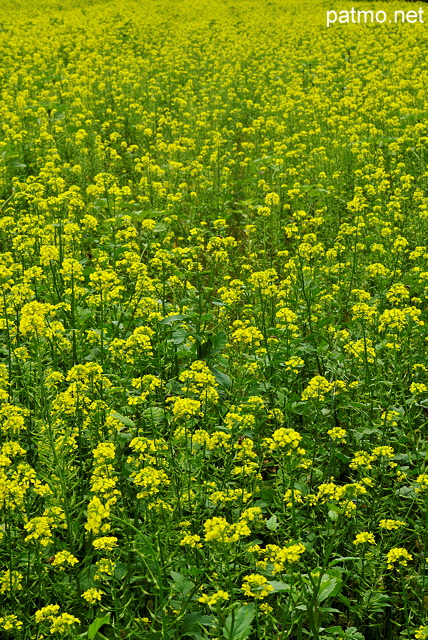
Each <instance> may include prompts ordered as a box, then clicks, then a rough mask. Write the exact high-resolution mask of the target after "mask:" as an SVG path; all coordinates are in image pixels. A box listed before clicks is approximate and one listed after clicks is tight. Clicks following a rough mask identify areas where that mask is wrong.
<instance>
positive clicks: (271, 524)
mask: <svg viewBox="0 0 428 640" xmlns="http://www.w3.org/2000/svg"><path fill="white" fill-rule="evenodd" d="M266 526H267V528H268V529H269V531H276V530H277V529H278V527H279V522H278V518H277V517H276V516H275V515H273V516H272V517H271V518H269V520H266Z"/></svg>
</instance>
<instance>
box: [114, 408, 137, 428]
mask: <svg viewBox="0 0 428 640" xmlns="http://www.w3.org/2000/svg"><path fill="white" fill-rule="evenodd" d="M111 416H112V417H113V418H115V419H116V420H119V422H121V423H122V424H126V426H127V427H135V422H134V421H133V420H131V418H128V417H127V416H123V415H122V414H121V413H117V411H115V412H114V413H112V414H111Z"/></svg>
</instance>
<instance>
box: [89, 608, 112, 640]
mask: <svg viewBox="0 0 428 640" xmlns="http://www.w3.org/2000/svg"><path fill="white" fill-rule="evenodd" d="M109 622H110V613H107V614H106V615H105V616H104V617H103V618H95V620H94V621H93V622H92V623H91V624H90V625H89V628H88V638H89V640H95V637H96V635H97V633H98V630H99V629H101V627H102V626H103V624H109Z"/></svg>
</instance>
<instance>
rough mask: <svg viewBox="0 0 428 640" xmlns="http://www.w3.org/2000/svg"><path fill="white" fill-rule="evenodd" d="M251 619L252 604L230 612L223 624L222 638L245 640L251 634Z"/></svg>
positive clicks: (252, 612)
mask: <svg viewBox="0 0 428 640" xmlns="http://www.w3.org/2000/svg"><path fill="white" fill-rule="evenodd" d="M253 618H254V605H253V604H246V605H244V606H243V607H239V609H236V611H232V613H230V614H229V615H228V616H227V618H226V621H225V623H224V627H223V636H224V637H225V638H226V640H245V639H246V638H247V637H248V636H249V634H250V632H251V623H252V621H253Z"/></svg>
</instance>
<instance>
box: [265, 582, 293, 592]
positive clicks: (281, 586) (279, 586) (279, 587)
mask: <svg viewBox="0 0 428 640" xmlns="http://www.w3.org/2000/svg"><path fill="white" fill-rule="evenodd" d="M268 584H270V586H271V587H273V591H271V593H276V592H278V591H290V585H289V584H286V583H285V582H281V581H280V580H269V582H268Z"/></svg>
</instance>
